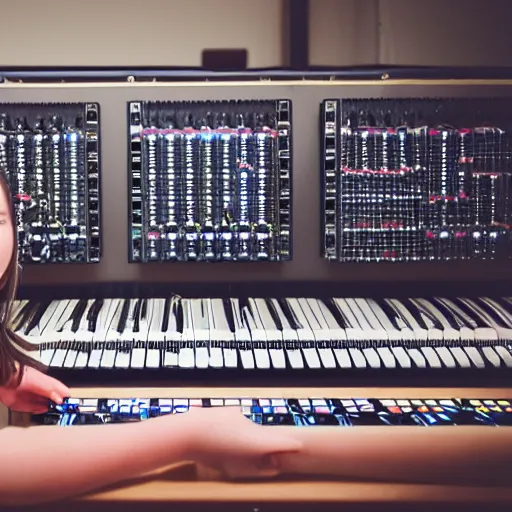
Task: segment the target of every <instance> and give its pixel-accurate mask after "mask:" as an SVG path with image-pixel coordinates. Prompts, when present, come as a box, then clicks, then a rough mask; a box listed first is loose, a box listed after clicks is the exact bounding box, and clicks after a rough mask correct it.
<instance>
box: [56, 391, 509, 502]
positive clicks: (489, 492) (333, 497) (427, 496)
mask: <svg viewBox="0 0 512 512" xmlns="http://www.w3.org/2000/svg"><path fill="white" fill-rule="evenodd" d="M72 396H74V397H79V398H160V397H161V398H166V397H175V398H187V397H188V398H198V397H202V398H207V397H208V398H215V397H226V398H229V397H233V398H240V397H254V398H258V397H262V398H263V397H264V398H280V397H288V398H293V397H297V398H300V397H327V398H332V397H337V398H350V397H352V398H418V399H420V398H433V399H434V398H457V397H461V398H482V399H483V398H494V399H499V398H501V399H507V398H512V388H487V389H486V388H454V389H446V388H439V389H437V388H427V389H425V388H405V387H404V388H320V389H314V390H311V389H308V388H279V389H276V388H268V389H267V388H265V389H263V388H115V387H113V388H85V387H84V388H74V389H72ZM105 428H108V427H105ZM397 428H398V427H397ZM306 502H314V503H325V504H327V503H333V502H334V503H343V504H345V505H349V504H352V505H365V506H368V507H370V508H371V509H373V507H377V506H378V507H379V510H381V507H382V506H384V507H385V506H386V505H390V506H391V505H393V507H394V509H395V510H396V508H395V507H396V506H398V505H400V504H402V505H406V504H412V503H416V504H418V503H423V504H433V503H446V504H450V506H451V507H452V509H453V507H454V506H457V505H461V504H473V505H477V504H480V506H482V505H484V504H485V505H488V504H492V506H493V508H495V507H496V506H498V505H502V506H504V507H505V509H507V508H508V509H509V510H512V492H510V489H509V488H504V487H492V488H491V487H475V486H468V487H465V486H453V485H451V486H443V485H419V484H404V483H381V482H346V481H339V480H329V479H325V478H322V479H311V480H309V479H308V480H305V479H304V478H303V477H299V478H298V479H296V480H292V481H291V480H290V479H285V480H277V481H275V480H274V481H265V482H250V483H246V482H244V483H231V482H220V481H201V480H199V479H198V478H197V475H196V473H195V471H194V470H193V468H191V467H190V466H188V467H186V466H181V467H175V468H172V469H168V470H165V471H161V472H158V473H155V474H152V475H151V476H149V477H145V478H141V479H139V480H137V481H132V482H130V483H125V484H123V485H122V486H118V487H116V488H111V489H108V490H103V491H101V492H97V493H94V494H90V495H88V496H84V497H81V498H79V499H77V500H75V501H73V502H72V503H73V507H74V509H75V506H76V510H79V508H80V507H82V508H84V507H85V508H87V507H89V506H94V507H95V509H97V508H98V507H99V509H102V508H103V507H109V510H111V509H112V508H111V507H112V506H114V505H116V504H117V505H121V504H126V506H129V504H132V503H136V504H137V505H144V507H145V510H146V508H148V509H151V508H152V507H154V506H157V505H162V506H163V505H165V504H171V503H176V504H177V503H181V504H187V503H189V504H191V503H195V504H198V505H199V506H200V505H201V504H203V505H206V504H207V503H210V504H212V505H215V503H217V504H220V503H224V504H229V503H246V504H247V505H251V507H252V506H255V504H256V505H258V504H259V505H262V504H263V505H264V504H266V503H269V504H270V503H274V504H275V503H278V504H279V503H281V504H282V505H284V504H286V503H288V504H296V505H297V506H298V505H300V504H301V503H306ZM69 505H70V502H67V507H69ZM415 508H417V507H416V506H415ZM53 510H55V508H53Z"/></svg>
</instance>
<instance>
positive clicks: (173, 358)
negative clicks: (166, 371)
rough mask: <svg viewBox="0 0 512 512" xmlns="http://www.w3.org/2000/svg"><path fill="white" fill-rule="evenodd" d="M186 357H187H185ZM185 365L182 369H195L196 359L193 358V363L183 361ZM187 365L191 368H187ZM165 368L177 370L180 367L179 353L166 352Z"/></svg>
mask: <svg viewBox="0 0 512 512" xmlns="http://www.w3.org/2000/svg"><path fill="white" fill-rule="evenodd" d="M185 357H186V356H185ZM181 363H183V366H182V368H194V358H193V356H192V361H191V362H190V361H187V360H186V359H185V358H184V360H182V361H181ZM185 364H189V366H185ZM164 366H165V367H166V368H176V367H178V366H181V365H180V361H179V357H178V352H171V351H170V350H166V351H165V353H164Z"/></svg>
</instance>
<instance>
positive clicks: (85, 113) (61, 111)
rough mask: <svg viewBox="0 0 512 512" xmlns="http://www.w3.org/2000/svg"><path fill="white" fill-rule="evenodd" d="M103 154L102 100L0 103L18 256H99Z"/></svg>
mask: <svg viewBox="0 0 512 512" xmlns="http://www.w3.org/2000/svg"><path fill="white" fill-rule="evenodd" d="M100 161H101V160H100V118H99V105H98V104H97V103H65V104H63V103H55V104H29V103H27V104H8V103H4V104H0V169H1V168H3V169H5V172H6V177H7V181H8V182H9V185H10V188H11V192H12V194H13V199H14V203H15V209H16V224H17V228H18V245H19V259H20V262H21V263H23V264H26V263H97V262H99V260H100V256H101V234H100Z"/></svg>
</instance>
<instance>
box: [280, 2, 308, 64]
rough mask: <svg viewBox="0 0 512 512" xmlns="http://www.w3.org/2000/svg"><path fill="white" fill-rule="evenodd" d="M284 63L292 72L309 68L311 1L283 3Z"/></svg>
mask: <svg viewBox="0 0 512 512" xmlns="http://www.w3.org/2000/svg"><path fill="white" fill-rule="evenodd" d="M283 11H284V12H283V20H284V27H283V28H284V30H283V39H284V40H283V48H284V53H285V55H284V62H285V64H286V65H287V66H288V67H290V68H291V69H292V70H306V69H308V67H309V0H284V2H283Z"/></svg>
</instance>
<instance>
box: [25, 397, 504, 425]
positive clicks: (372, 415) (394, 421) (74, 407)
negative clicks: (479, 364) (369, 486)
mask: <svg viewBox="0 0 512 512" xmlns="http://www.w3.org/2000/svg"><path fill="white" fill-rule="evenodd" d="M217 406H238V407H241V410H242V413H243V414H244V415H245V416H246V417H247V418H249V419H251V420H252V421H254V422H255V423H258V424H261V425H290V426H299V427H312V426H358V425H418V426H441V425H482V426H511V425H512V401H511V400H469V399H439V400H433V399H421V400H417V399H416V400H415V399H407V400H405V399H397V400H390V399H346V398H202V399H201V398H196V399H193V398H190V399H189V398H151V399H149V398H146V399H144V398H142V399H136V398H127V399H107V398H104V399H98V398H89V399H88V398H68V399H67V400H66V401H65V403H64V404H62V405H56V404H51V406H50V409H49V411H48V413H46V414H43V415H38V416H34V417H33V418H32V421H33V423H35V424H43V425H61V426H72V425H91V424H101V423H125V422H131V421H140V420H146V419H149V418H154V417H157V416H161V415H165V414H176V413H183V412H186V411H188V410H189V408H190V407H217Z"/></svg>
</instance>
